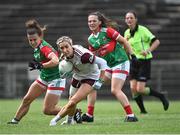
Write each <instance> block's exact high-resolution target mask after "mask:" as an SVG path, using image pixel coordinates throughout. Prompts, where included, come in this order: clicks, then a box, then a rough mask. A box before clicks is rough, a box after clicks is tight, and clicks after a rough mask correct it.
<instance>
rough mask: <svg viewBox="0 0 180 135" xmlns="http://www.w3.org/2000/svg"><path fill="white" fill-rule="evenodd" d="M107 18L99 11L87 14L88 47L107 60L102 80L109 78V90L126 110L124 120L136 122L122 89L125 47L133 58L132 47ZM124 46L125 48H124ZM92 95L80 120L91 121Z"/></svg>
mask: <svg viewBox="0 0 180 135" xmlns="http://www.w3.org/2000/svg"><path fill="white" fill-rule="evenodd" d="M110 24H112V22H111V23H110V20H108V19H107V18H106V17H105V16H104V15H103V14H101V13H100V12H93V13H90V14H89V16H88V25H89V29H90V30H91V31H92V34H91V35H90V36H89V38H88V41H89V44H90V46H89V49H90V50H91V51H92V52H94V53H95V54H96V55H98V56H100V57H102V58H104V59H105V60H106V61H107V64H108V66H109V67H110V69H108V70H106V73H105V76H104V77H105V78H104V80H105V81H106V80H111V92H112V94H114V95H115V97H116V98H117V99H118V101H119V102H120V103H121V105H122V106H123V108H124V110H125V112H126V118H125V121H126V122H136V121H138V119H137V118H136V116H135V115H134V113H133V111H132V109H131V106H130V103H129V101H128V98H127V96H126V95H125V94H124V92H123V91H122V87H123V85H124V82H125V80H126V77H127V75H128V73H129V65H130V63H129V59H128V56H127V54H126V51H125V49H126V50H127V51H128V53H129V54H130V55H131V56H132V58H133V60H135V56H134V55H133V52H132V49H131V47H130V45H129V43H128V42H127V40H126V39H125V38H123V37H122V36H121V35H120V33H119V32H118V31H116V30H115V29H113V28H112V27H110ZM124 48H125V49H124ZM93 96H94V95H90V96H89V97H88V106H91V109H89V107H88V112H87V113H86V114H83V115H82V120H83V121H87V122H92V121H93V113H92V112H93V110H94V104H95V98H94V97H93Z"/></svg>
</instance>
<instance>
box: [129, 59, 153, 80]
mask: <svg viewBox="0 0 180 135" xmlns="http://www.w3.org/2000/svg"><path fill="white" fill-rule="evenodd" d="M150 76H151V59H147V60H142V59H139V60H138V62H137V63H136V64H134V65H132V64H131V66H130V75H129V77H130V80H132V79H135V80H137V81H143V82H146V81H147V80H149V79H150V78H151V77H150Z"/></svg>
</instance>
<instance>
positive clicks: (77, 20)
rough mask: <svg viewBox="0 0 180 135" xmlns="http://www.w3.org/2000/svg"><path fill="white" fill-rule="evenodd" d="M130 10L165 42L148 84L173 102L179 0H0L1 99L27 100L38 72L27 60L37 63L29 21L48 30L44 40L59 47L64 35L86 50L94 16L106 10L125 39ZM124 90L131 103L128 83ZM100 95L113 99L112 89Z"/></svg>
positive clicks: (179, 73) (179, 89)
mask: <svg viewBox="0 0 180 135" xmlns="http://www.w3.org/2000/svg"><path fill="white" fill-rule="evenodd" d="M129 10H135V11H136V12H137V15H138V21H139V24H142V25H145V26H147V27H148V28H149V29H150V30H151V32H152V33H154V34H155V35H156V36H157V38H158V39H159V40H160V42H161V44H160V46H159V48H158V49H157V50H156V51H154V52H153V54H154V60H153V61H152V79H151V81H149V83H148V84H149V85H151V86H152V88H153V89H155V90H157V91H161V92H163V93H165V94H166V95H167V96H168V98H169V99H171V100H177V99H180V23H179V22H180V0H28V1H27V0H16V1H15V0H5V1H0V44H1V45H0V78H1V81H0V98H21V97H23V96H24V95H25V93H26V92H27V90H28V87H29V85H30V83H31V82H32V81H33V80H34V79H35V78H36V76H37V72H35V71H33V72H29V71H28V62H29V61H31V60H32V59H33V55H32V54H33V49H32V48H31V47H30V46H29V44H28V41H27V39H26V30H25V22H26V21H27V20H28V19H31V18H34V19H36V20H37V21H38V22H39V23H40V24H41V25H42V26H43V25H47V26H48V27H47V31H46V33H45V40H46V41H48V42H49V43H50V44H51V45H52V46H54V47H55V48H56V44H55V42H56V39H57V38H58V37H60V36H63V35H67V36H70V37H72V38H73V40H74V44H81V45H83V46H85V47H87V38H88V36H89V34H90V31H89V28H88V25H87V17H88V14H89V13H90V12H92V11H101V12H102V13H104V14H105V15H106V16H108V17H110V18H111V19H114V20H116V21H117V22H118V23H119V24H120V33H121V34H122V35H123V33H124V30H125V29H126V28H127V27H126V25H125V22H124V16H125V13H126V12H127V11H129ZM69 81H70V80H68V83H69ZM68 83H67V90H66V91H65V92H64V95H63V96H64V97H65V98H66V97H67V96H68ZM124 92H125V93H126V94H127V96H128V97H130V99H131V95H130V90H129V81H127V82H126V84H125V86H124ZM98 97H99V98H109V99H111V98H113V96H112V95H111V93H110V87H109V86H108V85H105V86H103V90H102V91H99V96H98Z"/></svg>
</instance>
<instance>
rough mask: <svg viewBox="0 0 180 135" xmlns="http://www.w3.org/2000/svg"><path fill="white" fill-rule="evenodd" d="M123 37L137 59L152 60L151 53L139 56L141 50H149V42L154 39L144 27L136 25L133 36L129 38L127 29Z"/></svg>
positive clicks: (129, 34)
mask: <svg viewBox="0 0 180 135" xmlns="http://www.w3.org/2000/svg"><path fill="white" fill-rule="evenodd" d="M124 37H125V38H127V39H128V42H129V43H130V44H131V46H132V49H133V51H134V54H135V55H136V57H137V58H138V59H151V58H152V53H148V55H146V56H144V55H142V54H141V52H142V51H143V50H147V49H148V48H150V45H151V41H152V39H153V38H155V36H154V35H153V34H152V33H151V32H150V31H149V30H148V29H147V28H146V27H144V26H141V25H138V28H137V30H136V32H135V34H134V36H131V33H130V29H127V30H126V31H125V33H124Z"/></svg>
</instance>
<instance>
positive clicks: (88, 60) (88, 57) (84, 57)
mask: <svg viewBox="0 0 180 135" xmlns="http://www.w3.org/2000/svg"><path fill="white" fill-rule="evenodd" d="M94 59H95V55H92V54H90V53H88V52H86V53H84V54H83V55H82V56H81V62H82V63H83V64H86V63H90V64H92V63H93V62H94Z"/></svg>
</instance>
